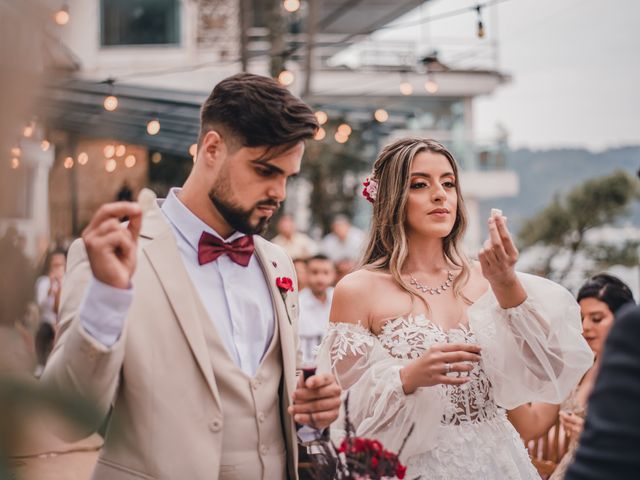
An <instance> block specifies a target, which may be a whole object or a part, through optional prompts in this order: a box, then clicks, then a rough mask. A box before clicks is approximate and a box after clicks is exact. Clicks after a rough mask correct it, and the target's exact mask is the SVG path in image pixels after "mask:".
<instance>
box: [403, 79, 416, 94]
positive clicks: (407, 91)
mask: <svg viewBox="0 0 640 480" xmlns="http://www.w3.org/2000/svg"><path fill="white" fill-rule="evenodd" d="M400 93H401V94H402V95H411V94H412V93H413V86H412V85H411V84H410V83H409V82H407V81H406V80H405V81H403V82H401V83H400Z"/></svg>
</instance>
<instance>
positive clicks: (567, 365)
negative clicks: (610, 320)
mask: <svg viewBox="0 0 640 480" xmlns="http://www.w3.org/2000/svg"><path fill="white" fill-rule="evenodd" d="M365 185H367V186H366V187H365V191H366V193H365V196H366V197H367V198H368V199H369V200H370V201H372V202H373V219H372V228H371V235H370V239H369V243H368V247H367V250H366V253H365V257H364V261H363V267H362V268H361V269H359V270H357V271H355V272H353V273H351V274H350V275H348V276H346V277H345V278H344V279H343V280H342V281H341V282H340V283H339V284H338V286H337V287H336V289H335V292H334V297H333V306H332V310H331V324H330V327H329V331H328V333H327V335H326V336H325V339H324V341H323V343H322V345H321V347H320V352H319V357H318V366H319V368H320V369H324V370H331V371H332V372H333V373H334V374H335V375H336V377H337V378H338V381H339V383H340V385H341V387H342V389H343V390H344V391H345V392H348V393H349V398H350V402H349V407H350V408H349V416H350V420H351V422H352V423H353V424H354V426H355V427H356V434H357V435H358V436H363V437H369V438H376V439H378V440H380V441H381V442H382V443H383V444H384V445H385V448H387V449H390V450H395V451H397V450H398V448H399V447H400V445H401V444H402V441H403V439H404V438H405V436H406V435H407V432H408V431H409V429H410V428H411V426H412V425H413V424H415V429H414V431H413V433H412V435H411V436H410V437H409V438H408V441H407V444H406V446H405V448H404V450H403V460H405V461H406V462H407V464H408V471H407V478H413V477H415V476H416V475H421V476H422V478H424V479H466V478H474V479H491V480H495V479H538V478H539V476H538V474H537V473H536V471H535V469H534V467H533V465H532V464H531V462H530V460H529V456H528V454H527V451H526V450H525V447H524V444H523V442H522V440H521V439H520V437H519V436H518V434H517V433H516V431H515V429H514V428H513V427H512V425H511V424H510V423H509V421H508V420H507V418H506V415H505V410H504V409H511V408H514V407H516V406H518V405H522V404H524V403H527V402H548V403H560V402H562V401H563V400H564V399H565V397H566V396H567V395H568V394H569V392H570V391H571V389H572V388H573V387H574V386H575V385H576V384H577V382H578V380H579V379H580V378H581V377H582V375H583V374H584V372H585V371H587V369H588V368H589V367H590V366H591V365H592V363H593V357H592V353H591V350H590V349H589V347H588V345H587V344H586V342H585V341H584V339H583V338H582V336H581V323H580V313H579V308H578V305H577V304H576V302H575V300H574V299H573V297H572V295H571V294H570V293H569V292H568V291H567V290H565V289H564V288H562V287H560V286H559V285H557V284H555V283H552V282H550V281H548V280H545V279H543V278H539V277H534V276H531V275H526V274H521V273H516V272H515V270H514V265H515V263H516V260H517V259H518V251H517V249H516V247H515V246H514V244H513V242H512V240H511V236H510V234H509V231H508V229H507V219H506V218H505V217H503V216H502V215H500V214H499V213H498V212H495V214H494V215H492V217H491V218H490V219H489V225H488V228H489V239H488V240H487V241H486V242H485V244H484V247H483V249H482V250H480V252H479V254H478V259H479V263H478V262H474V263H470V262H469V261H468V260H467V259H466V258H465V256H464V254H463V253H462V252H461V251H460V242H461V239H462V236H463V234H464V231H465V226H466V223H467V219H466V212H465V208H464V200H463V197H462V193H461V189H460V185H459V176H458V168H457V165H456V162H455V160H454V158H453V156H452V155H451V153H449V151H448V150H447V149H446V148H445V147H444V146H442V145H441V144H439V143H437V142H435V141H433V140H423V139H403V140H399V141H396V142H395V143H393V144H391V145H389V146H387V147H386V148H385V149H384V150H383V151H382V153H381V154H380V156H379V157H378V159H377V160H376V162H375V165H374V170H373V175H372V178H371V179H369V181H368V182H366V183H365ZM342 425H343V423H342V419H339V420H338V421H337V422H336V423H335V424H334V425H333V426H332V432H335V430H334V427H336V428H340V427H342ZM337 433H338V435H339V434H340V432H339V431H338V432H337Z"/></svg>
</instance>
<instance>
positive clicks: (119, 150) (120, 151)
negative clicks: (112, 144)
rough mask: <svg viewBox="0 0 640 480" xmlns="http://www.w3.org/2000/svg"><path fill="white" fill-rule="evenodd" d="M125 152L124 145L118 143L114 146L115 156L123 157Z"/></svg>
mask: <svg viewBox="0 0 640 480" xmlns="http://www.w3.org/2000/svg"><path fill="white" fill-rule="evenodd" d="M125 153H127V147H125V146H124V145H118V146H117V147H116V157H124V154H125Z"/></svg>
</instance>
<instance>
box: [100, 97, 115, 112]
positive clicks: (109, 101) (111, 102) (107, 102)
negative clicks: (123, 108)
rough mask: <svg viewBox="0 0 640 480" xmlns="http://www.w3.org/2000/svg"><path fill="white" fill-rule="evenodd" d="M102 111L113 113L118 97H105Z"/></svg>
mask: <svg viewBox="0 0 640 480" xmlns="http://www.w3.org/2000/svg"><path fill="white" fill-rule="evenodd" d="M103 105H104V109H105V110H106V111H107V112H113V111H115V109H116V108H118V97H116V96H115V95H107V96H106V97H104V103H103Z"/></svg>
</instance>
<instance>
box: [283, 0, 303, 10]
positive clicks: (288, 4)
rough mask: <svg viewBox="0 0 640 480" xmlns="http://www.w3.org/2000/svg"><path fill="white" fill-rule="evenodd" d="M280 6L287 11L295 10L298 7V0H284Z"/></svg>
mask: <svg viewBox="0 0 640 480" xmlns="http://www.w3.org/2000/svg"><path fill="white" fill-rule="evenodd" d="M282 6H283V7H284V9H285V10H286V11H287V12H289V13H293V12H297V11H298V10H299V9H300V0H284V2H282Z"/></svg>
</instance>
